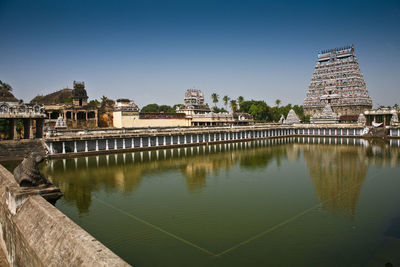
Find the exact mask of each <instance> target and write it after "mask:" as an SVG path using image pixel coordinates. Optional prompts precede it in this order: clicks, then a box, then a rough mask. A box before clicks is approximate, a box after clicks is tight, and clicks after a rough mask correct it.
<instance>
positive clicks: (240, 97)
mask: <svg viewBox="0 0 400 267" xmlns="http://www.w3.org/2000/svg"><path fill="white" fill-rule="evenodd" d="M243 101H244V97H243V96H239V97H238V98H237V102H238V104H239V107H240V106H241V105H242V103H243Z"/></svg>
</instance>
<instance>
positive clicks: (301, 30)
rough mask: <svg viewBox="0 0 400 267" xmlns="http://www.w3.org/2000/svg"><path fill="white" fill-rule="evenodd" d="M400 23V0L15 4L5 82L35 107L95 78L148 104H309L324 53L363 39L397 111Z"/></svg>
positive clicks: (383, 98) (373, 78)
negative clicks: (189, 93)
mask: <svg viewBox="0 0 400 267" xmlns="http://www.w3.org/2000/svg"><path fill="white" fill-rule="evenodd" d="M399 20H400V2H399V1H396V0H392V1H380V2H378V1H350V2H349V1H340V0H339V1H293V0H286V1H274V2H272V1H258V0H251V1H237V0H234V1H211V0H206V1H204V0H202V1H197V0H195V1H179V0H174V1H160V0H155V1H127V0H124V1H78V0H74V1H49V0H46V1H7V0H6V1H1V2H0V32H1V33H2V42H1V43H0V58H1V63H2V64H0V73H1V74H2V77H0V78H1V80H4V81H6V82H8V83H10V84H11V85H12V86H13V87H14V88H15V90H14V93H15V95H16V96H17V98H24V99H25V100H26V101H28V100H30V99H31V98H32V97H34V96H35V95H36V94H38V93H40V94H45V93H49V92H52V91H54V90H56V89H61V88H63V87H66V86H72V81H73V80H84V81H86V84H87V89H88V93H89V97H91V98H100V97H101V96H102V95H106V96H108V97H110V98H113V99H117V98H120V97H128V98H132V99H134V100H135V101H136V102H137V103H138V104H139V105H140V106H143V105H145V104H149V103H154V102H157V103H160V104H162V103H164V104H175V103H178V102H182V98H183V92H184V90H185V89H186V88H189V87H192V86H196V87H197V88H200V89H202V90H203V91H204V93H205V95H206V97H207V101H208V102H211V100H210V98H209V96H210V95H211V93H213V92H217V93H218V94H220V95H224V94H228V95H230V96H231V97H237V96H239V95H243V96H244V97H245V98H246V99H251V98H254V99H260V98H261V99H264V100H266V101H267V102H268V103H269V104H273V103H274V101H275V99H277V98H279V99H281V100H283V103H284V104H285V103H288V102H291V103H294V104H300V103H301V102H302V99H303V98H304V97H305V94H306V90H307V87H308V84H309V81H310V78H311V75H312V72H313V67H314V64H315V61H316V58H317V53H318V51H319V50H321V49H327V48H333V47H337V46H344V45H349V44H355V46H356V53H357V55H358V57H359V60H360V64H361V71H362V72H363V73H364V76H365V79H366V82H367V86H368V87H369V89H370V92H371V95H372V97H373V99H374V101H375V104H376V103H378V104H385V105H388V104H390V105H392V104H394V103H395V102H397V103H400V99H399V96H398V93H397V89H398V87H397V85H398V84H399V83H400V80H399V79H400V77H399V76H398V75H396V74H397V71H398V69H399V62H400V39H399V38H400V36H399V34H398V25H399V24H400V21H399ZM378 90H379V92H384V93H383V94H379V93H378ZM266 96H268V97H266Z"/></svg>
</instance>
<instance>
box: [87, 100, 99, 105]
mask: <svg viewBox="0 0 400 267" xmlns="http://www.w3.org/2000/svg"><path fill="white" fill-rule="evenodd" d="M89 105H91V106H100V102H99V100H97V99H94V100H91V101H90V102H89Z"/></svg>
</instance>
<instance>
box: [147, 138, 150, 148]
mask: <svg viewBox="0 0 400 267" xmlns="http://www.w3.org/2000/svg"><path fill="white" fill-rule="evenodd" d="M147 139H148V140H147V146H148V147H151V137H150V136H149V137H147Z"/></svg>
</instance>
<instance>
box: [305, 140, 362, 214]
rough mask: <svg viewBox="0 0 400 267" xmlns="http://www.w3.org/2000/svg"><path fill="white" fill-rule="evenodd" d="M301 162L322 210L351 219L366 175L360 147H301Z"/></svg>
mask: <svg viewBox="0 0 400 267" xmlns="http://www.w3.org/2000/svg"><path fill="white" fill-rule="evenodd" d="M303 151H304V159H305V162H306V165H307V167H308V169H309V171H310V177H311V180H312V183H313V185H314V188H315V192H316V194H317V196H318V198H319V199H320V201H321V202H322V206H323V208H324V209H325V210H326V211H329V212H332V213H334V214H340V215H342V216H344V217H350V218H353V216H354V215H355V212H356V205H357V201H358V198H359V195H360V191H361V187H362V184H363V182H364V179H365V176H366V174H367V172H368V158H367V157H366V155H365V150H364V149H363V148H362V147H355V146H352V147H347V146H330V145H321V144H319V145H312V144H311V145H304V147H303Z"/></svg>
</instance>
